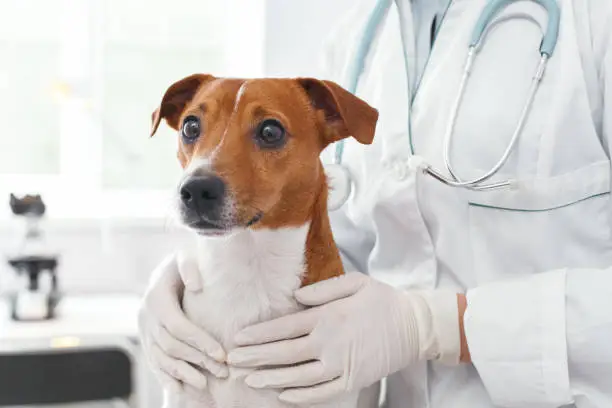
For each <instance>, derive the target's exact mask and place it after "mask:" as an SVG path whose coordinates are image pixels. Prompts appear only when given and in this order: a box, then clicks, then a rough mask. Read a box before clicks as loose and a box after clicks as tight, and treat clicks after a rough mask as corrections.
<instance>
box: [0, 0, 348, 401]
mask: <svg viewBox="0 0 612 408" xmlns="http://www.w3.org/2000/svg"><path fill="white" fill-rule="evenodd" d="M351 3H352V2H351V1H350V0H334V1H328V0H290V1H288V0H173V1H167V0H0V122H1V123H2V132H1V134H0V255H2V259H1V260H0V293H1V294H2V300H3V302H2V307H0V406H21V405H23V406H47V404H54V406H93V405H91V404H93V402H88V403H87V405H82V404H83V402H82V401H94V400H112V401H113V402H112V403H113V404H115V405H116V404H120V405H121V404H128V405H130V406H142V407H145V406H146V407H154V406H161V401H160V400H159V395H160V392H159V389H158V387H157V386H156V384H154V383H152V382H151V381H153V380H151V378H149V377H150V376H149V375H147V369H146V367H144V368H143V365H142V361H141V360H142V359H141V358H140V355H139V347H138V343H137V341H136V339H135V333H136V310H137V306H138V299H139V296H140V295H141V294H142V292H143V290H144V288H145V286H146V284H147V281H148V278H149V275H150V273H151V271H152V269H153V268H154V267H155V265H157V263H158V262H159V261H160V260H161V259H162V258H163V256H164V255H165V254H168V253H170V252H171V251H172V250H173V249H175V248H179V247H181V246H183V245H189V243H190V237H189V235H188V234H186V233H184V232H182V231H181V230H180V229H178V228H175V227H173V226H172V222H171V220H170V217H169V215H170V200H169V197H170V191H171V189H172V188H173V187H174V185H175V183H176V180H177V177H178V175H179V172H180V169H179V167H178V163H177V161H176V158H175V151H176V142H177V139H176V135H175V134H174V133H173V132H172V131H170V130H169V129H168V128H167V127H165V126H163V127H162V128H160V131H159V132H158V133H157V135H156V136H155V137H154V138H149V137H148V135H149V127H150V118H151V113H152V111H153V110H154V109H155V108H156V107H157V105H158V103H159V101H160V99H161V96H162V95H163V93H164V91H165V89H166V88H167V87H168V86H169V85H170V84H171V83H172V82H174V81H176V80H177V79H180V78H182V77H184V76H186V75H189V74H192V73H195V72H206V73H213V74H215V75H219V76H246V77H254V76H297V75H307V76H316V75H317V74H318V72H319V71H318V69H319V61H320V58H321V51H322V46H323V43H324V41H325V38H326V37H327V36H328V34H329V33H330V31H331V30H332V29H333V27H334V25H335V22H336V21H337V20H338V19H339V18H340V17H341V16H342V14H343V13H344V12H345V11H346V9H347V8H348V7H349V6H350V4H351ZM11 194H14V197H13V199H12V200H11V199H9V198H10V197H11ZM28 194H30V195H31V196H30V197H26V195H28ZM37 195H39V197H37ZM24 197H25V198H24ZM41 202H42V203H44V212H42V211H38V210H40V209H41V208H42V207H41V206H40V203H41ZM37 209H38V210H37ZM58 299H59V302H58V301H57V300H58ZM56 303H57V306H56ZM110 379H113V381H111V380H110ZM101 384H107V386H102V385H101ZM101 388H102V390H101ZM28 394H29V396H28ZM71 401H72V402H71ZM69 402H71V403H70V404H69ZM75 404H76V405H75ZM96 404H98V405H99V404H102V405H101V406H105V405H104V404H107V405H108V403H107V402H99V403H98V402H96ZM120 405H119V406H120Z"/></svg>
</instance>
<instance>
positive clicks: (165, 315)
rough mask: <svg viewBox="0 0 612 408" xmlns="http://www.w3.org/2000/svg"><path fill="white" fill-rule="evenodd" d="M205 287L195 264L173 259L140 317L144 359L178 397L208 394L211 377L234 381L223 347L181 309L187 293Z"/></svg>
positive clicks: (157, 277)
mask: <svg viewBox="0 0 612 408" xmlns="http://www.w3.org/2000/svg"><path fill="white" fill-rule="evenodd" d="M183 282H186V284H188V286H186V287H185V286H184V285H183ZM201 287H202V285H201V281H200V274H199V273H198V269H197V264H196V263H195V260H193V259H189V258H187V257H185V256H183V255H182V254H181V255H171V256H169V257H167V258H166V259H164V261H163V262H162V263H161V264H160V265H159V266H158V267H157V268H156V269H155V271H154V272H153V276H152V277H151V281H150V286H149V288H148V290H147V292H146V293H145V296H144V300H143V302H142V304H141V308H140V312H139V316H138V324H139V332H140V338H141V341H142V345H143V351H144V354H145V355H146V357H147V360H148V361H149V364H150V365H151V368H152V369H153V371H154V373H155V375H156V377H157V378H158V380H160V381H161V382H162V384H163V385H164V386H166V387H168V388H169V389H170V390H172V391H175V392H178V391H180V390H181V389H185V390H187V391H190V392H193V391H194V388H195V389H198V390H202V389H204V388H205V387H206V382H207V381H206V375H207V374H208V373H211V374H213V375H215V376H217V377H226V376H227V375H228V369H227V366H225V365H224V364H223V363H222V362H223V361H225V351H224V350H223V348H222V347H221V345H220V344H219V343H218V342H217V341H215V340H214V339H213V338H212V337H211V336H210V335H209V334H208V333H206V332H205V331H203V330H202V329H200V328H198V327H197V326H195V325H194V324H193V323H191V322H190V321H189V320H188V319H187V317H186V316H185V314H184V312H183V310H182V308H181V305H180V297H182V292H183V290H185V289H187V290H200V289H201ZM183 387H184V388H183Z"/></svg>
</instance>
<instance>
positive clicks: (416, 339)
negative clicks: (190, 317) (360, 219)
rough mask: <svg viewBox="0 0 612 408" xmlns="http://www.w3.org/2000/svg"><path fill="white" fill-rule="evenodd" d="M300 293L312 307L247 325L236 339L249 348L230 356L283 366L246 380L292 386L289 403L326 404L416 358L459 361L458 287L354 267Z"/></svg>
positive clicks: (233, 361)
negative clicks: (421, 286) (408, 285)
mask: <svg viewBox="0 0 612 408" xmlns="http://www.w3.org/2000/svg"><path fill="white" fill-rule="evenodd" d="M295 296H296V298H297V300H298V301H299V302H300V303H302V304H304V305H306V306H313V308H311V309H307V310H304V311H301V312H298V313H295V314H292V315H288V316H284V317H281V318H278V319H276V320H272V321H269V322H264V323H260V324H257V325H254V326H251V327H247V328H245V329H244V330H242V331H241V332H239V333H238V334H237V336H236V338H235V340H236V342H237V343H238V344H239V345H240V346H242V347H239V348H236V349H235V350H233V351H231V352H230V353H229V355H228V364H230V365H235V366H238V367H263V366H277V368H262V369H260V370H257V371H255V372H253V373H252V374H250V375H249V376H247V378H246V383H247V384H248V385H250V386H251V387H254V388H288V389H286V390H284V391H283V392H282V393H281V394H280V399H281V400H282V401H285V402H288V403H294V404H298V405H300V404H315V403H321V402H326V401H329V400H330V399H332V398H333V397H335V396H337V395H338V394H341V393H344V392H347V391H351V390H357V389H361V388H363V387H366V386H369V385H371V384H374V383H375V382H377V381H378V380H380V379H382V378H384V377H386V376H387V375H389V374H392V373H394V372H396V371H398V370H400V369H402V368H404V367H406V366H408V365H410V364H411V363H413V362H416V361H417V360H423V359H428V360H430V359H439V360H442V361H445V362H449V363H458V361H459V355H460V349H461V347H460V336H459V323H458V307H457V294H456V293H454V292H446V291H429V292H417V291H404V290H401V289H395V288H393V287H391V286H389V285H386V284H384V283H381V282H378V281H376V280H374V279H372V278H370V277H368V276H366V275H363V274H360V273H352V274H348V275H345V276H343V277H340V278H336V279H331V280H328V281H323V282H319V283H316V284H314V285H311V286H307V287H304V288H301V289H299V290H298V291H297V292H296V294H295ZM271 342H274V343H271ZM264 343H267V344H264ZM291 364H298V365H295V366H288V365H291ZM279 365H280V366H285V367H278V366H279Z"/></svg>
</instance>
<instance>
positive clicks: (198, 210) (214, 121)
mask: <svg viewBox="0 0 612 408" xmlns="http://www.w3.org/2000/svg"><path fill="white" fill-rule="evenodd" d="M162 119H164V120H165V121H166V123H167V124H168V126H170V127H171V128H172V129H174V130H176V131H177V132H178V137H179V146H178V160H179V162H180V164H181V166H182V168H183V169H184V172H183V176H182V178H181V180H180V183H179V185H178V189H177V198H176V202H177V205H178V210H179V216H180V220H181V222H182V223H183V224H184V225H185V226H187V227H188V228H189V229H190V230H192V231H193V232H195V233H196V234H197V237H198V255H197V256H198V268H199V270H200V273H201V276H202V281H203V283H204V288H203V290H202V291H201V292H197V293H189V292H187V293H185V295H184V298H183V307H184V310H185V313H186V314H187V316H188V317H189V318H190V319H191V320H192V321H193V322H195V323H196V324H198V325H200V326H201V327H202V328H204V329H205V330H207V331H208V332H209V333H211V335H213V336H214V337H215V338H216V339H217V340H218V341H219V342H220V343H221V344H222V345H223V347H224V348H225V350H226V351H229V350H231V349H232V348H234V347H235V344H234V341H233V337H234V335H235V334H236V333H237V332H238V331H239V330H241V329H242V328H244V327H246V326H248V325H251V324H255V323H258V322H262V321H265V320H269V319H273V318H276V317H280V316H282V315H286V314H289V313H292V312H296V311H298V310H300V309H301V307H300V305H298V303H297V302H296V301H295V299H294V296H293V293H294V291H295V290H296V289H298V288H299V287H300V286H303V285H309V284H312V283H315V282H318V281H321V280H324V279H329V278H333V277H336V276H339V275H341V274H343V273H344V271H343V267H342V262H341V258H340V255H339V252H338V249H337V247H336V245H335V243H334V240H333V236H332V230H331V226H330V220H329V217H328V211H327V199H328V181H327V178H326V175H325V172H324V168H323V165H322V163H321V160H320V155H321V153H322V151H323V150H324V149H325V148H326V147H327V146H328V145H330V144H331V143H334V142H337V141H338V140H340V139H343V138H347V137H353V138H354V139H356V140H357V141H358V142H359V143H361V144H365V145H367V144H371V143H372V142H373V137H374V133H375V128H376V123H377V121H378V111H377V110H376V109H375V108H373V107H371V106H370V105H369V104H367V103H366V102H365V101H363V100H361V99H359V98H358V97H356V96H354V95H353V94H351V93H350V92H348V91H346V90H345V89H343V88H342V87H341V86H339V85H337V84H336V83H334V82H330V81H323V80H318V79H314V78H261V79H248V80H247V79H236V78H218V77H215V76H212V75H208V74H194V75H191V76H188V77H186V78H184V79H182V80H179V81H178V82H176V83H174V84H172V85H171V86H170V87H169V88H168V90H167V91H166V92H165V94H164V95H163V98H162V100H161V103H160V105H159V107H158V109H156V110H155V112H154V113H153V115H152V130H151V136H153V135H154V134H155V132H156V130H157V128H158V126H159V124H160V122H161V120H162ZM229 373H230V374H229V377H228V378H225V379H217V378H212V376H211V378H210V380H209V382H208V387H207V389H206V390H205V391H203V392H202V395H201V398H197V399H196V398H193V397H190V396H188V395H186V394H185V395H167V399H166V403H167V406H168V407H169V408H174V407H178V406H187V407H190V408H196V407H205V408H288V407H292V405H289V404H286V403H283V402H281V401H280V400H278V394H279V392H278V391H275V390H255V389H252V388H249V387H248V386H247V385H246V384H245V382H244V378H245V377H246V375H247V374H248V373H249V371H247V370H244V369H238V368H235V367H229ZM357 399H358V395H356V394H351V395H346V396H342V397H339V398H338V400H337V401H334V402H332V403H328V404H322V405H318V407H321V408H332V407H333V408H355V407H356V406H357Z"/></svg>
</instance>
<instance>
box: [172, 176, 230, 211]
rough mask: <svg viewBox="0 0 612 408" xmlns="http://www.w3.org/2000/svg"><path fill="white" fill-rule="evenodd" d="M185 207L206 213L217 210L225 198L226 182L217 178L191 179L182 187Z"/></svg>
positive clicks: (182, 199) (182, 198)
mask: <svg viewBox="0 0 612 408" xmlns="http://www.w3.org/2000/svg"><path fill="white" fill-rule="evenodd" d="M180 194H181V201H182V202H183V204H184V205H185V207H187V208H189V209H191V210H194V211H197V212H198V213H206V212H208V211H211V210H213V209H215V208H217V207H218V206H219V205H220V204H221V203H222V202H223V199H224V197H225V182H224V181H223V180H222V179H221V178H220V177H217V176H205V177H191V178H189V179H187V181H185V182H184V183H183V185H182V186H181V190H180Z"/></svg>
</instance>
